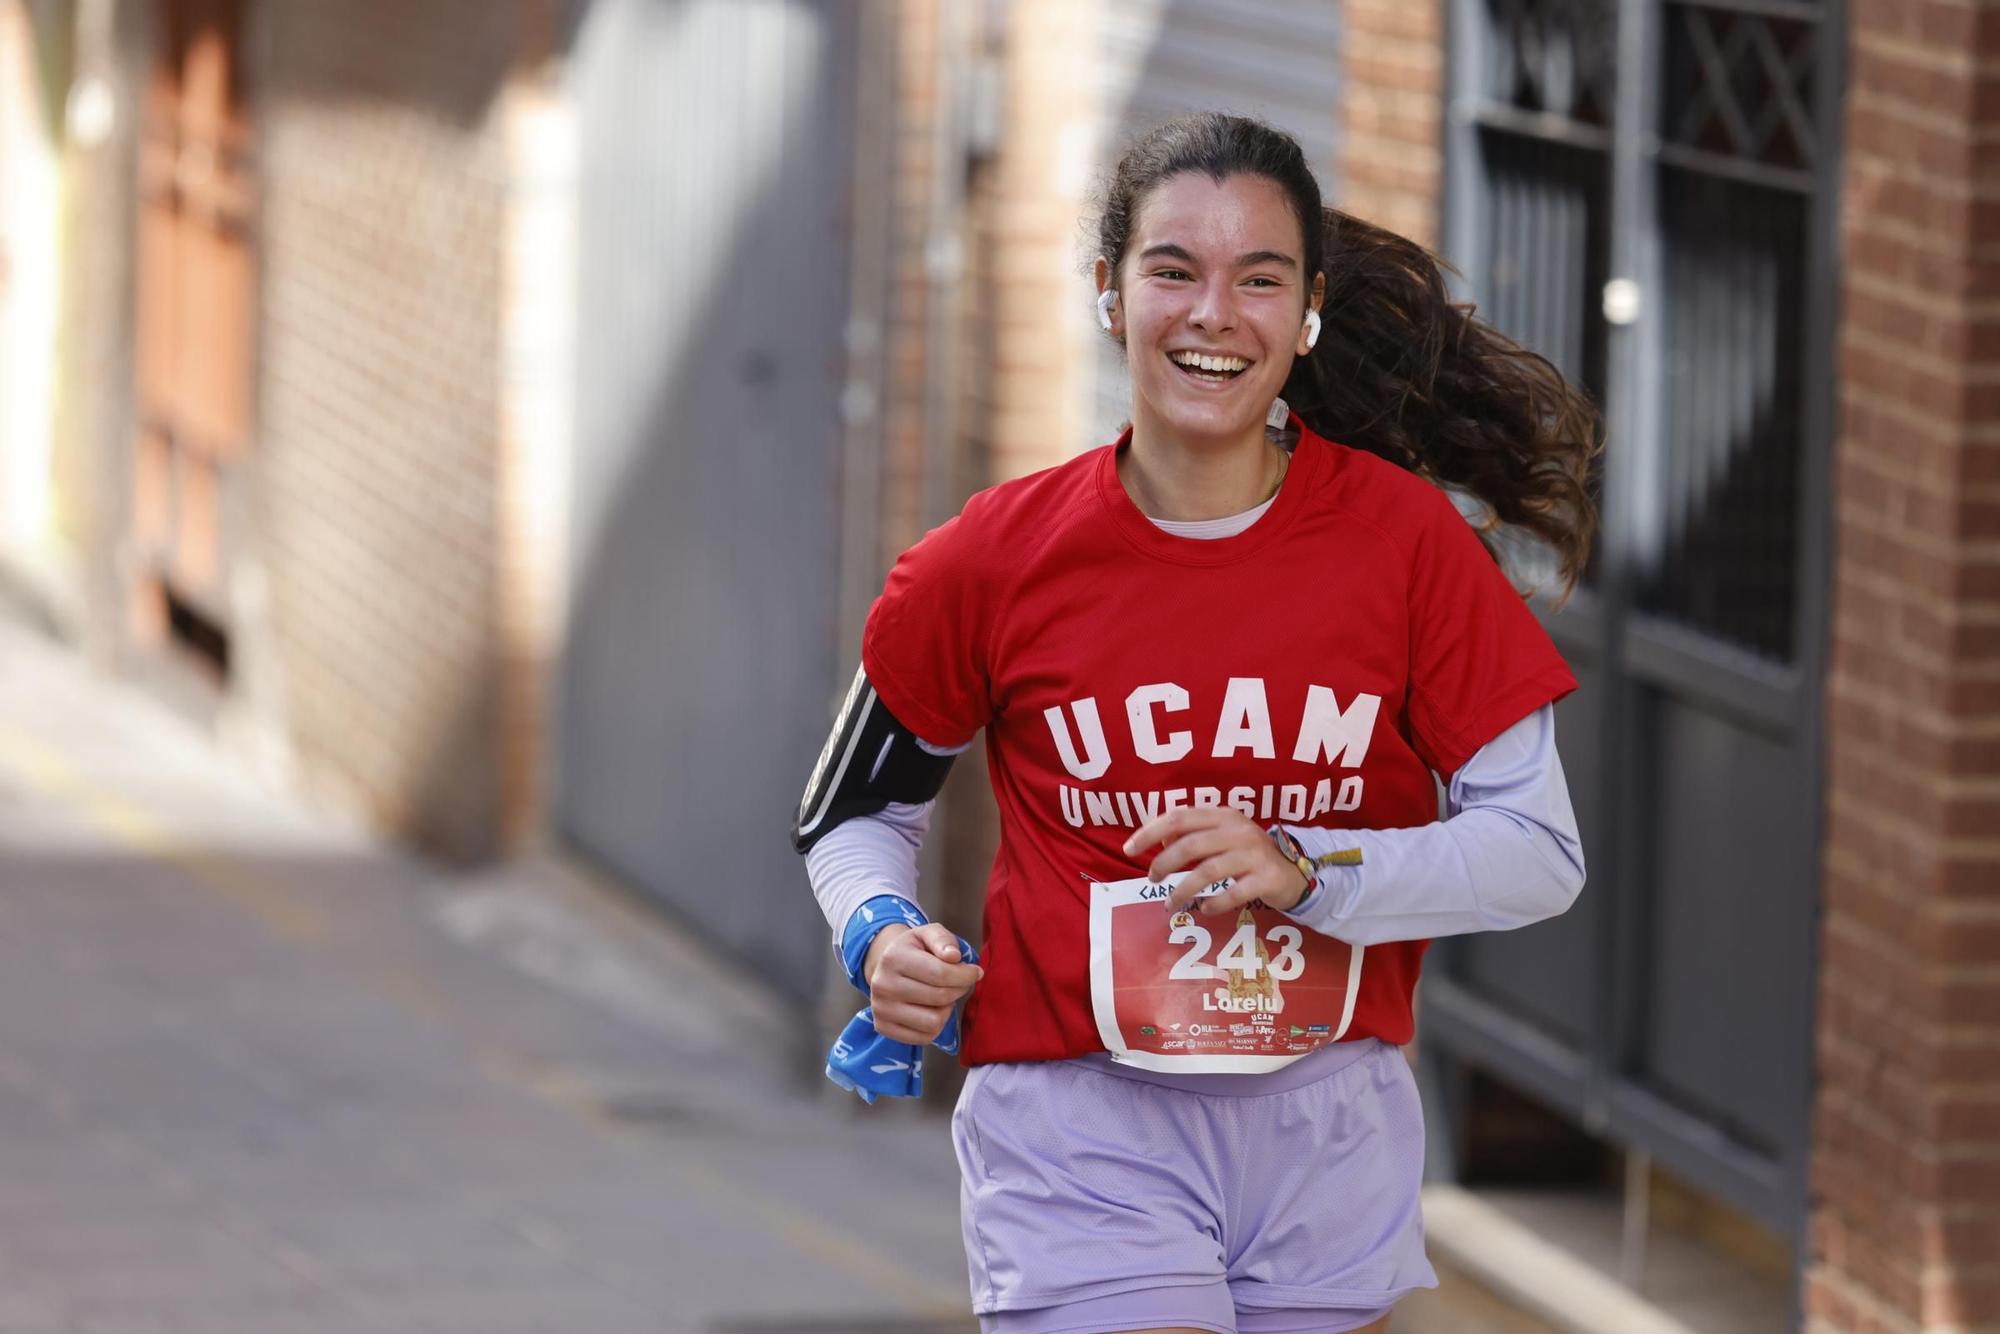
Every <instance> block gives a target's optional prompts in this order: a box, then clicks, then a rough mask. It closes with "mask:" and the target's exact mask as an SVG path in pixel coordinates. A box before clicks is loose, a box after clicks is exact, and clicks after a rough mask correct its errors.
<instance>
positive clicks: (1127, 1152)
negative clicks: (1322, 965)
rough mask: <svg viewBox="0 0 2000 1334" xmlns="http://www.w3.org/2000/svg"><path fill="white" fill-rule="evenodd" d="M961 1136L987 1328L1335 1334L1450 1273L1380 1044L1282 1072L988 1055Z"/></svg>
mask: <svg viewBox="0 0 2000 1334" xmlns="http://www.w3.org/2000/svg"><path fill="white" fill-rule="evenodd" d="M952 1139H953V1142H954V1144H955V1145H956V1146H957V1149H958V1163H959V1169H960V1172H961V1174H962V1178H963V1183H962V1186H961V1189H960V1215H961V1221H962V1223H963V1226H964V1230H965V1253H966V1261H967V1265H968V1267H969V1268H970V1270H971V1275H972V1305H973V1310H974V1311H976V1312H977V1313H978V1314H979V1316H980V1327H981V1329H982V1330H985V1331H987V1334H1084V1331H1088V1332H1089V1334H1108V1331H1113V1330H1133V1329H1150V1328H1157V1327H1161V1326H1172V1325H1185V1326H1191V1327H1193V1328H1196V1329H1204V1330H1212V1331H1215V1332H1216V1334H1308V1332H1310V1334H1331V1332H1332V1331H1339V1330H1351V1329H1357V1328H1359V1327H1361V1326H1363V1325H1366V1324H1367V1323H1368V1322H1369V1321H1371V1320H1375V1319H1378V1318H1380V1317H1381V1315H1382V1314H1383V1313H1384V1312H1386V1311H1387V1310H1388V1309H1389V1308H1390V1307H1391V1306H1393V1305H1394V1304H1395V1303H1396V1301H1397V1299H1399V1298H1400V1297H1402V1296H1403V1294H1405V1293H1407V1292H1409V1291H1410V1290H1411V1289H1413V1288H1428V1287H1435V1286H1437V1276H1436V1274H1435V1273H1433V1272H1432V1270H1431V1266H1430V1262H1429V1261H1428V1260H1427V1259H1426V1258H1425V1256H1424V1237H1423V1219H1422V1216H1421V1215H1420V1213H1419V1211H1418V1188H1419V1186H1420V1185H1421V1183H1422V1179H1423V1158H1424V1125H1423V1113H1422V1109H1421V1107H1420V1105H1419V1103H1418V1100H1417V1090H1416V1082H1415V1080H1414V1079H1412V1078H1411V1075H1410V1068H1409V1065H1408V1064H1407V1063H1406V1062H1405V1060H1404V1058H1403V1053H1402V1051H1401V1050H1400V1049H1399V1048H1396V1047H1392V1046H1390V1045H1388V1044H1386V1043H1383V1042H1378V1041H1375V1040H1374V1039H1365V1040H1362V1041H1358V1042H1344V1043H1338V1044H1335V1045H1334V1046H1332V1047H1329V1048H1326V1049H1324V1050H1322V1051H1319V1052H1315V1053H1314V1054H1313V1055H1311V1056H1309V1057H1307V1058H1305V1059H1304V1060H1300V1061H1295V1062H1294V1063H1292V1064H1291V1065H1289V1066H1286V1067H1284V1068H1283V1069H1281V1070H1277V1071H1274V1072H1272V1073H1270V1074H1266V1075H1196V1076H1188V1075H1156V1074H1152V1073H1149V1072H1147V1071H1143V1070H1136V1069H1132V1068H1130V1067H1127V1066H1114V1065H1112V1064H1111V1063H1110V1060H1109V1058H1108V1057H1104V1056H1086V1057H1080V1058H1078V1059H1076V1060H1069V1061H1039V1062H1028V1063H1022V1064H1012V1065H982V1066H977V1067H974V1069H973V1070H972V1071H971V1073H970V1074H969V1075H968V1077H967V1078H966V1082H965V1089H964V1091H963V1093H961V1094H960V1096H959V1100H958V1108H957V1110H956V1111H955V1112H954V1113H953V1114H952Z"/></svg>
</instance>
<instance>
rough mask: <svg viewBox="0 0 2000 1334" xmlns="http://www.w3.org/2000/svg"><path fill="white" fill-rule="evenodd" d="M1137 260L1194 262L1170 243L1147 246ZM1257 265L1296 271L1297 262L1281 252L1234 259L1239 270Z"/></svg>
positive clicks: (1259, 252) (1261, 252)
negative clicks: (1275, 265) (1275, 266)
mask: <svg viewBox="0 0 2000 1334" xmlns="http://www.w3.org/2000/svg"><path fill="white" fill-rule="evenodd" d="M1139 258H1140V259H1142V260H1147V259H1177V260H1179V261H1180V262H1181V263H1183V264H1192V263H1194V262H1195V258H1194V255H1193V254H1192V253H1191V252H1190V251H1189V250H1188V249H1187V247H1186V246H1177V245H1175V244H1174V243H1173V242H1171V241H1162V242H1161V243H1160V244H1158V245H1149V246H1147V247H1146V248H1145V249H1144V250H1141V251H1140V252H1139ZM1258 264H1282V265H1284V266H1285V267H1286V268H1288V269H1296V268H1297V267H1298V266H1299V262H1298V261H1297V260H1296V259H1293V258H1292V257H1291V256H1290V255H1287V254H1286V253H1285V252H1284V251H1282V250H1252V251H1248V252H1246V253H1245V254H1241V255H1238V256H1237V257H1236V267H1237V268H1239V269H1247V268H1251V267H1253V266H1255V265H1258Z"/></svg>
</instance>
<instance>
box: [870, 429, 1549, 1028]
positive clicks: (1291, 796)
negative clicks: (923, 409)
mask: <svg viewBox="0 0 2000 1334" xmlns="http://www.w3.org/2000/svg"><path fill="white" fill-rule="evenodd" d="M1124 447H1125V440H1123V439H1121V440H1120V441H1119V442H1118V443H1117V444H1115V445H1107V446H1103V447H1100V448H1098V449H1094V450H1091V451H1090V452H1088V453H1086V454H1083V455H1081V456H1080V457H1078V458H1075V459H1073V460H1071V461H1070V462H1068V463H1065V464H1062V465H1060V466H1058V467H1055V468H1050V469H1048V470H1046V471H1044V472H1040V473H1036V474H1034V475H1033V476H1030V477H1024V478H1021V479H1019V480H1016V481H1012V482H1007V483H1003V484H1002V485H1000V486H996V487H993V488H991V489H990V490H987V491H983V492H981V493H979V494H978V495H976V496H974V497H973V498H972V499H971V500H969V501H967V502H966V505H965V509H964V511H963V512H962V513H960V514H959V515H958V517H957V518H954V519H952V520H950V521H948V522H946V523H944V524H942V525H941V526H939V527H938V528H936V529H934V530H933V531H931V532H930V533H929V534H927V535H926V536H925V537H924V539H923V540H922V541H920V542H918V543H917V544H916V545H915V546H914V547H911V548H910V549H909V550H908V551H906V552H905V553H903V555H902V557H901V558H900V559H898V560H897V562H896V565H895V568H894V569H893V570H891V571H890V573H889V578H888V582H887V586H886V587H885V588H884V590H883V593H882V596H881V597H880V598H879V599H877V600H876V602H875V605H874V607H873V608H872V610H871V611H870V613H869V617H868V625H867V629H866V632H865V633H864V635H863V638H862V649H861V659H862V665H863V667H864V668H865V669H866V671H867V673H868V679H869V681H870V682H871V683H873V685H874V687H875V689H876V691H877V693H878V694H879V695H880V696H881V698H882V702H883V703H884V704H885V705H887V706H888V708H889V711H890V712H891V713H893V714H894V715H895V716H896V718H897V719H898V720H899V721H900V722H902V723H903V724H904V725H905V726H907V727H909V728H911V729H912V730H914V731H915V732H916V734H917V735H918V736H920V737H922V738H923V739H925V740H926V741H929V742H931V743H933V744H935V745H943V746H952V745H958V744H961V743H963V742H966V741H969V740H971V738H972V737H973V735H974V734H975V733H976V732H978V731H979V729H980V728H982V727H984V728H985V729H987V740H986V753H987V766H988V771H989V773H990V775H991V778H992V783H993V792H994V796H995V798H996V800H997V801H998V804H999V809H1000V851H999V855H998V856H997V857H996V858H995V860H994V864H993V871H992V875H991V877H990V879H989V881H988V884H987V892H986V911H985V919H984V938H983V942H982V945H981V952H980V962H981V963H982V964H983V965H984V966H985V969H986V977H985V980H984V981H982V982H981V983H980V985H979V987H978V988H977V989H976V990H975V991H974V992H973V993H972V995H971V997H970V998H969V1000H968V1001H967V1003H966V1009H965V1016H964V1034H965V1045H964V1048H963V1051H964V1057H963V1059H964V1060H965V1062H966V1064H968V1065H982V1064H986V1063H988V1062H994V1061H1029V1060H1049V1059H1057V1058H1062V1057H1069V1056H1076V1055H1079V1054H1081V1053H1084V1052H1090V1051H1100V1050H1102V1049H1103V1043H1102V1042H1101V1041H1100V1039H1099V1037H1098V1030H1097V1027H1096V1025H1095V1023H1094V1021H1093V1018H1092V1012H1091V999H1090V980H1089V966H1090V962H1089V954H1090V942H1089V888H1090V882H1091V881H1093V880H1098V881H1107V882H1108V881H1113V880H1121V879H1127V878H1130V877H1133V876H1142V875H1144V874H1145V870H1146V860H1147V859H1150V857H1151V855H1152V854H1151V850H1148V851H1147V852H1146V853H1145V854H1144V857H1143V858H1142V859H1139V860H1135V859H1132V858H1128V857H1126V856H1125V854H1124V853H1123V852H1122V851H1121V850H1120V846H1121V844H1123V842H1124V841H1125V839H1126V838H1127V837H1128V836H1129V835H1130V833H1131V831H1132V830H1133V829H1135V828H1137V827H1138V826H1139V825H1141V824H1143V823H1145V822H1146V821H1147V820H1149V819H1151V818H1153V817H1154V816H1156V815H1158V814H1160V813H1161V812H1163V811H1165V810H1168V809H1172V808H1174V807H1176V806H1180V805H1185V804H1207V805H1219V804H1228V805H1232V806H1235V807H1237V808H1238V809H1241V810H1243V811H1244V812H1245V813H1246V814H1248V815H1250V816H1251V817H1252V818H1253V819H1255V820H1256V821H1257V822H1258V823H1259V824H1263V825H1268V824H1270V823H1272V822H1273V821H1279V820H1282V821H1283V822H1285V823H1287V824H1292V825H1313V826H1319V827H1323V828H1356V829H1394V828H1404V827H1408V826H1413V825H1422V824H1428V823H1430V822H1431V821H1433V820H1435V819H1436V818H1437V816H1438V810H1437V794H1436V788H1435V786H1434V785H1433V782H1432V778H1431V772H1432V770H1435V771H1437V773H1439V774H1441V775H1447V776H1448V775H1450V774H1452V773H1454V772H1455V771H1457V769H1458V768H1459V767H1460V766H1461V765H1463V764H1464V763H1465V761H1466V760H1467V759H1469V758H1470V757H1471V755H1472V754H1473V752H1474V751H1476V750H1478V749H1479V747H1481V746H1482V745H1484V744H1485V743H1486V742H1487V741H1489V740H1491V739H1492V738H1493V737H1494V736H1496V735H1498V734H1499V733H1500V732H1501V731H1503V730H1505V729H1506V728H1507V727H1508V726H1510V725H1512V724H1513V723H1515V722H1517V721H1519V720H1520V719H1521V718H1523V717H1525V716H1527V715H1528V714H1529V713H1531V712H1533V711H1534V710H1535V709H1537V708H1539V707H1540V706H1541V705H1543V704H1545V703H1548V702H1550V701H1552V700H1555V699H1559V698H1561V697H1562V696H1563V695H1565V694H1567V693H1569V692H1570V691H1571V690H1573V689H1575V688H1576V681H1575V678H1574V677H1572V676H1571V675H1570V672H1569V669H1568V667H1567V666H1565V665H1564V663H1563V660H1562V658H1561V656H1560V655H1559V654H1558V653H1557V652H1556V649H1555V646H1554V645H1553V644H1551V643H1550V642H1549V637H1548V635H1547V634H1546V633H1545V632H1544V631H1543V629H1542V627H1541V625H1540V623H1539V622H1537V621H1536V619H1535V617H1534V615H1533V614H1532V613H1531V612H1530V611H1529V609H1528V607H1527V606H1526V604H1525V603H1524V602H1523V601H1522V599H1521V597H1520V596H1519V595H1518V594H1517V593H1516V592H1515V591H1514V589H1513V587H1512V586H1511V585H1510V584H1509V583H1508V581H1507V579H1506V576H1505V575H1504V574H1503V573H1502V572H1501V570H1500V568H1499V566H1498V565H1496V564H1495V563H1494V561H1493V559H1492V557H1491V556H1489V555H1488V554H1487V552H1486V549H1485V548H1484V547H1483V546H1481V545H1480V543H1479V539H1478V538H1477V537H1476V536H1475V535H1474V533H1473V532H1472V530H1471V528H1470V527H1469V526H1468V525H1467V523H1466V522H1465V520H1464V519H1463V518H1462V517H1461V516H1460V515H1459V513H1458V510H1457V509H1456V507H1454V506H1453V504H1452V503H1451V501H1450V499H1449V498H1448V497H1447V496H1446V495H1445V494H1444V493H1443V492H1442V491H1440V490H1438V489H1437V488H1436V487H1434V486H1432V485H1430V484H1429V483H1427V482H1425V481H1424V480H1423V479H1421V478H1419V477H1417V476H1415V475H1414V474H1411V473H1409V472H1406V471H1404V470H1403V469H1401V468H1398V467H1396V466H1395V465H1394V464H1391V463H1388V462H1386V461H1384V460H1382V459H1379V458H1377V457H1375V456H1374V455H1372V454H1367V453H1364V452H1362V451H1360V450H1354V449H1349V448H1347V447H1345V446H1342V445H1337V444H1333V443H1331V442H1329V441H1326V440H1324V439H1321V438H1320V437H1318V436H1316V435H1314V434H1313V433H1312V432H1311V431H1305V432H1304V433H1303V434H1302V436H1301V438H1300V440H1299V443H1298V446H1297V448H1296V449H1295V450H1294V452H1293V455H1292V463H1291V468H1290V471H1289V473H1288V474H1287V476H1286V478H1285V482H1284V484H1283V486H1282V487H1281V488H1280V489H1279V492H1278V495H1277V498H1276V500H1275V501H1274V502H1273V503H1272V505H1271V508H1270V509H1269V510H1267V511H1266V512H1265V513H1264V515H1263V516H1262V517H1261V518H1259V519H1258V520H1257V522H1256V523H1254V524H1253V525H1251V527H1250V528H1248V529H1247V530H1245V531H1244V532H1242V533H1239V534H1237V535H1236V536H1234V537H1225V538H1218V539H1213V540H1202V539H1194V538H1182V537H1176V536H1173V535H1172V534H1169V533H1166V532H1164V531H1162V530H1161V529H1159V528H1158V527H1156V526H1155V525H1154V524H1153V523H1152V521H1151V520H1149V519H1147V518H1146V516H1145V515H1144V514H1143V513H1141V512H1140V510H1139V509H1138V507H1137V506H1136V505H1134V504H1133V503H1132V500H1131V498H1130V497H1129V496H1127V495H1126V493H1125V490H1124V487H1123V486H1122V485H1121V484H1120V482H1119V480H1118V474H1117V467H1116V459H1117V452H1118V451H1119V450H1121V449H1123V448H1124ZM1428 944H1429V942H1428V941H1409V942H1404V943H1394V944H1386V945H1378V946H1371V947H1370V948H1369V949H1368V950H1367V952H1366V958H1365V966H1364V968H1363V970H1362V974H1361V978H1360V982H1359V994H1358V999H1357V1000H1356V1004H1355V1011H1354V1017H1353V1022H1352V1024H1351V1025H1350V1027H1349V1028H1348V1030H1347V1033H1346V1038H1347V1039H1348V1040H1353V1039H1356V1038H1362V1037H1377V1038H1381V1039H1383V1040H1384V1041H1387V1042H1393V1043H1403V1042H1407V1041H1409V1039H1410V1036H1411V1033H1412V1022H1411V1011H1410V999H1411V993H1412V990H1413V989H1414V987H1415V985H1416V980H1417V970H1418V967H1419V965H1420V963H1421V961H1422V959H1423V954H1424V950H1425V948H1426V946H1427V945H1428Z"/></svg>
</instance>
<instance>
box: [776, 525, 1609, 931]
mask: <svg viewBox="0 0 2000 1334" xmlns="http://www.w3.org/2000/svg"><path fill="white" fill-rule="evenodd" d="M1269 505H1270V502H1269V501H1266V502H1265V504H1263V505H1260V506H1258V507H1257V508H1256V509H1254V510H1249V511H1246V512H1245V513H1243V514H1237V515H1231V516H1229V517H1228V518H1223V519H1209V520H1201V521H1195V522H1174V521H1169V520H1160V519H1155V520H1154V522H1155V523H1156V524H1158V525H1159V526H1160V527H1161V528H1163V529H1165V530H1166V531H1168V532H1171V533H1175V534H1177V535H1179V536H1182V537H1190V538H1216V537H1229V536H1233V535H1234V534H1236V533H1239V532H1241V531H1243V530H1244V529H1245V528H1248V527H1249V526H1250V525H1251V524H1253V523H1255V522H1256V521H1257V519H1258V517H1259V516H1260V515H1262V514H1263V513H1264V511H1265V510H1266V509H1267V508H1268V507H1269ZM924 748H925V749H926V750H931V751H933V752H934V753H936V754H957V753H959V751H962V750H964V749H965V747H962V746H961V747H958V748H957V749H956V750H947V749H945V748H943V747H937V746H931V745H929V744H928V743H925V746H924ZM931 806H932V803H930V802H923V803H921V804H900V803H892V804H891V805H889V806H888V807H886V808H885V809H883V810H882V811H880V812H877V813H876V814H874V815H867V816H860V817H857V818H854V819H850V820H847V821H845V822H843V823H842V824H840V825H839V826H838V827H836V828H834V829H832V830H829V831H828V832H827V834H826V835H825V836H824V837H823V838H821V839H820V840H819V841H818V842H817V843H815V844H814V845H813V847H812V849H811V851H809V852H808V853H807V854H806V874H807V877H808V878H809V879H810V880H811V882H812V887H813V894H814V896H815V897H816V898H817V899H818V900H819V905H820V908H821V910H822V911H823V912H824V913H825V914H826V918H827V923H828V925H829V926H831V927H832V929H833V937H834V943H835V946H836V948H838V945H839V941H840V935H841V932H842V931H843V929H844V928H845V927H846V925H847V921H848V919H849V918H850V917H851V916H853V914H854V910H855V909H857V908H859V907H860V906H861V905H862V904H863V903H865V902H866V901H868V900H869V899H871V898H874V897H875V896H876V895H878V894H895V895H898V896H900V897H902V898H906V899H909V900H911V901H912V902H915V901H916V897H917V850H918V849H919V848H920V847H921V846H922V845H923V839H924V834H925V833H926V831H927V830H928V829H929V828H930V817H931ZM1445 817H1446V818H1445V819H1443V820H1440V821H1438V822H1436V823H1433V824H1428V825H1420V826H1417V827H1415V828H1409V829H1368V830H1364V829H1313V828H1301V827H1297V826H1287V828H1289V829H1291V832H1292V833H1293V835H1294V836H1295V837H1296V838H1297V839H1298V840H1299V844H1300V846H1301V847H1303V848H1304V849H1305V850H1306V851H1307V852H1308V853H1311V854H1313V855H1314V856H1319V855H1322V854H1324V853H1327V852H1331V851H1334V850H1336V849H1350V848H1359V849H1360V850H1361V854H1362V855H1361V864H1360V865H1358V866H1332V867H1327V868H1325V869H1323V870H1322V871H1321V872H1320V875H1319V877H1318V881H1317V883H1316V885H1315V886H1314V888H1313V889H1312V890H1311V891H1310V892H1309V893H1308V894H1307V895H1306V897H1305V898H1304V899H1302V900H1300V902H1299V903H1298V905H1297V906H1296V907H1294V908H1293V909H1292V910H1291V914H1290V915H1291V916H1292V917H1293V918H1294V919H1295V920H1297V921H1298V922H1300V923H1301V924H1302V925H1304V926H1307V927H1310V928H1311V929H1313V930H1315V931H1319V932H1321V933H1323V934H1325V935H1329V936H1334V937H1337V938H1339V939H1341V940H1345V941H1347V942H1349V943H1350V944H1355V945H1375V944H1380V943H1381V942H1383V941H1390V940H1424V939H1430V938H1433V937H1437V936H1451V935H1462V934H1464V933H1466V932H1471V931H1498V930H1507V929H1510V928H1513V927H1519V926H1526V925H1527V924H1528V923H1530V922H1538V921H1541V920H1543V919H1544V918H1548V917H1554V916H1556V915H1557V914H1558V913H1561V912H1562V911H1564V910H1565V909H1567V908H1568V907H1569V906H1570V904H1571V903H1572V902H1574V901H1575V899H1576V896H1577V894H1578V892H1579V891H1580V890H1581V889H1582V888H1583V880H1584V862H1583V846H1582V843H1581V841H1580V840H1579V839H1578V838H1577V832H1576V816H1575V813H1574V812H1573V811H1572V809H1571V807H1570V799H1569V786H1568V783H1567V782H1566V781H1565V779H1564V777H1563V770H1562V759H1561V757H1560V756H1559V755H1557V753H1556V742H1555V712H1554V710H1553V708H1552V707H1551V706H1549V705H1546V704H1545V705H1543V706H1542V707H1541V708H1539V709H1537V710H1535V711H1534V712H1533V713H1531V714H1529V715H1528V716H1527V717H1525V718H1523V719H1521V720H1520V721H1519V722H1516V723H1515V724H1514V725H1513V726H1511V727H1509V728H1507V729H1506V730H1505V731H1503V732H1501V733H1500V734H1499V735H1498V736H1496V737H1494V738H1493V739H1492V740H1491V741H1489V742H1487V743H1486V744H1485V745H1484V746H1482V747H1480V748H1479V750H1478V751H1477V752H1476V753H1474V755H1473V756H1472V758H1471V759H1469V760H1467V761H1466V762H1465V765H1464V766H1463V767H1462V768H1460V769H1459V771H1458V772H1457V773H1455V774H1453V775H1452V777H1451V781H1450V783H1449V784H1448V786H1447V788H1446V791H1445Z"/></svg>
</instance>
